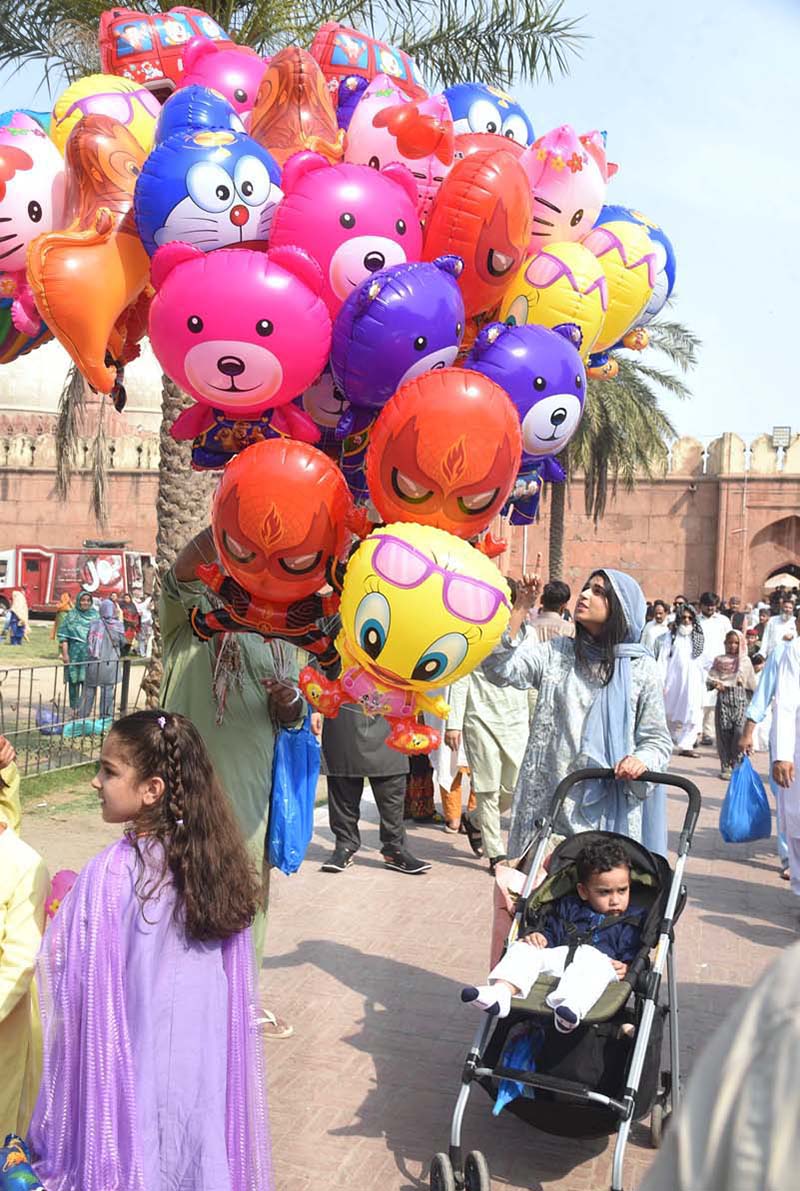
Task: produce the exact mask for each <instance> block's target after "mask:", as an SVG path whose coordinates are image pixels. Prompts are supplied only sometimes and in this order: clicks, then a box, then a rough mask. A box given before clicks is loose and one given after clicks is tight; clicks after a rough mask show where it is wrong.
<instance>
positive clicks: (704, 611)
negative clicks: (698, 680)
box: [697, 591, 732, 744]
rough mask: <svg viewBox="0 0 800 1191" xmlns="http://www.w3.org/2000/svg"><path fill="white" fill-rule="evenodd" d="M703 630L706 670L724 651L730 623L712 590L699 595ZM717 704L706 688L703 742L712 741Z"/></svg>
mask: <svg viewBox="0 0 800 1191" xmlns="http://www.w3.org/2000/svg"><path fill="white" fill-rule="evenodd" d="M697 622H698V624H699V625H700V628H701V629H702V630H703V638H704V641H705V646H704V649H703V668H704V669H705V670H708V669H710V668H711V665H712V663H713V661H714V658H716V657H719V655H720V654H721V653H724V652H725V637H726V636H727V634H728V633H729V632H730V631H731V628H732V625H731V622H730V621H729V620H728V617H727V616H723V615H722V613H721V612H720V611H719V596H718V595H717V594H716V593H715V592H713V591H705V592H703V594H702V595H701V596H700V615H699V616H698V618H697ZM716 706H717V692H716V691H714V690H708V689H707V688H706V690H705V691H704V693H703V737H702V743H703V744H713V743H714V709H715V707H716Z"/></svg>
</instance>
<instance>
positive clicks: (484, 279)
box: [422, 146, 531, 318]
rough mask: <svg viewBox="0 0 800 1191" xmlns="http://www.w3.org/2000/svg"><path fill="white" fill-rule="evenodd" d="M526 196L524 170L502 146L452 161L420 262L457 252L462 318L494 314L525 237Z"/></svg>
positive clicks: (527, 235)
mask: <svg viewBox="0 0 800 1191" xmlns="http://www.w3.org/2000/svg"><path fill="white" fill-rule="evenodd" d="M530 226H531V193H530V188H529V186H528V180H527V177H526V175H525V171H524V170H523V168H522V166H521V165H520V164H519V162H518V161H517V159H516V156H515V154H514V153H513V152H511V151H510V150H508V149H506V148H505V147H504V146H500V148H498V149H496V150H484V151H483V152H479V153H472V154H470V156H468V157H465V158H464V159H463V161H459V162H456V164H455V165H454V166H453V168H452V170H451V171H450V173H449V174H448V175H447V177H446V178H445V180H444V182H443V183H442V185H441V187H440V189H439V193H438V194H437V195H436V198H435V199H434V203H433V209H432V211H431V214H430V217H429V219H428V222H427V224H426V227H425V238H424V244H423V253H422V255H423V258H424V259H425V260H435V258H436V257H437V256H442V255H443V254H445V253H456V254H457V255H458V256H460V257H461V258H462V260H463V261H464V270H463V272H462V274H461V276H460V277H459V279H458V283H459V285H460V287H461V293H462V296H463V298H464V308H465V310H466V313H467V317H468V318H469V317H471V316H472V315H476V314H481V313H483V312H485V311H490V310H494V309H496V307H497V306H499V304H500V302H501V301H502V299H503V296H504V294H505V291H506V288H507V286H508V283H509V281H510V280H511V278H512V277H513V275H514V272H515V271H516V270H517V269H518V268H519V266H520V264H521V263H522V260H523V257H524V255H525V251H526V249H527V246H528V240H529V238H530Z"/></svg>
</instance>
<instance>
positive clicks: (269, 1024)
mask: <svg viewBox="0 0 800 1191" xmlns="http://www.w3.org/2000/svg"><path fill="white" fill-rule="evenodd" d="M256 1024H257V1025H258V1029H259V1033H260V1034H261V1037H262V1038H291V1036H292V1034H293V1033H294V1026H290V1025H289V1023H288V1021H284V1020H283V1018H281V1017H276V1016H275V1014H274V1013H271V1012H270V1010H269V1009H262V1010H261V1011H260V1012H259V1013H258V1014H257V1016H256Z"/></svg>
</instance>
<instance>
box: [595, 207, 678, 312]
mask: <svg viewBox="0 0 800 1191" xmlns="http://www.w3.org/2000/svg"><path fill="white" fill-rule="evenodd" d="M619 220H621V221H622V222H624V223H636V224H638V225H639V227H643V228H644V230H645V231H646V232H647V234H648V236H649V237H650V243H651V244H652V245H653V250H654V252H655V254H656V269H657V273H656V284H655V286H654V287H653V296H652V297H651V299H650V301H649V302H648V303H647V305H646V306H645V308H644V314H642V315H640V317H639V318H638V319H637V322H636V325H637V326H639V327H646V326H647V324H648V323H650V322H652V321H653V319H654V318H655V316H656V315H657V314H658V313H659V312H660V311H661V310H663V308H664V307H665V306H666V304H667V299H668V298H669V296H670V294H671V293H672V291H673V289H674V288H675V249H674V248H673V247H672V241H671V240H670V238H669V236H668V235H667V233H666V232H665V231H664V229H663V228H661V227H659V226H658V224H657V223H653V222H652V220H650V219H648V218H647V216H646V215H643V214H642V213H641V211H632V210H631V209H630V207H619V206H617V205H615V204H610V205H607V206H605V207H603V208H602V210H601V211H600V214H599V215H598V216H597V220H596V223H595V226H597V224H600V223H615V222H617V221H619Z"/></svg>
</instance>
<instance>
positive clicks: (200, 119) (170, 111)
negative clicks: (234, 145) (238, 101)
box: [155, 83, 244, 145]
mask: <svg viewBox="0 0 800 1191" xmlns="http://www.w3.org/2000/svg"><path fill="white" fill-rule="evenodd" d="M209 128H210V129H215V128H216V129H227V131H228V132H244V124H243V123H242V118H241V116H240V115H239V113H238V112H236V111H235V110H234V109H233V107H232V106H231V105H230V104H229V103H228V101H227V99H225V98H223V96H222V95H219V94H218V93H217V92H216V91H212V90H211V88H210V87H200V86H198V85H197V84H196V83H191V84H190V85H189V86H188V87H181V88H180V89H179V90H178V91H174V92H173V93H172V95H170V97H169V99H168V100H167V102H166V103H165V104H164V106H163V108H162V109H161V111H160V113H159V116H158V121H157V123H156V134H155V144H157V145H160V144H161V142H162V141H165V140H166V139H167V138H168V137H171V136H174V134H175V133H176V132H202V131H203V130H204V129H209Z"/></svg>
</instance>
